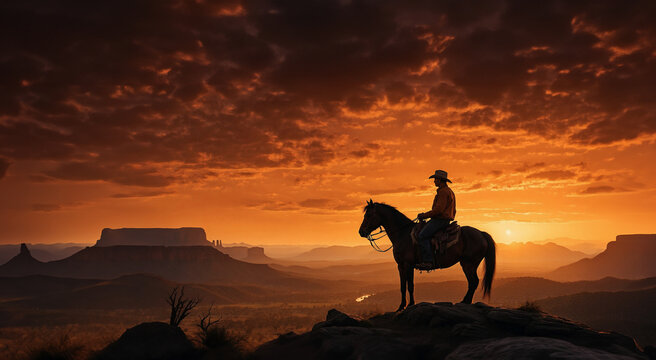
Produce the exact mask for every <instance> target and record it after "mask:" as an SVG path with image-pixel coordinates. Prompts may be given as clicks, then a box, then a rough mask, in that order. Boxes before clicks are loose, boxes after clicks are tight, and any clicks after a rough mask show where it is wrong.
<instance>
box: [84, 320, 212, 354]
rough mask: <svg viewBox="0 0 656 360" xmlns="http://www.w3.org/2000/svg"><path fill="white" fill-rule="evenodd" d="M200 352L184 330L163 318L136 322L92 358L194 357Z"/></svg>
mask: <svg viewBox="0 0 656 360" xmlns="http://www.w3.org/2000/svg"><path fill="white" fill-rule="evenodd" d="M198 357H199V354H198V352H197V350H196V349H195V348H194V347H193V345H192V344H191V342H190V341H189V339H187V336H186V335H185V333H184V332H183V331H182V330H181V329H180V328H179V327H175V326H171V325H169V324H166V323H163V322H150V323H143V324H139V325H137V326H135V327H132V328H130V329H128V330H126V331H125V332H124V333H123V335H121V337H120V338H119V339H118V340H116V341H114V342H113V343H111V344H109V345H108V346H107V347H106V348H104V349H103V350H101V351H100V353H98V355H97V356H96V357H95V358H94V359H95V360H143V359H149V360H177V359H197V358H198Z"/></svg>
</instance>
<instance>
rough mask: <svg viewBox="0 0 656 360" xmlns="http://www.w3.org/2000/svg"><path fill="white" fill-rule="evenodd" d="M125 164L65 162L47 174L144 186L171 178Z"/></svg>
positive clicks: (166, 183)
mask: <svg viewBox="0 0 656 360" xmlns="http://www.w3.org/2000/svg"><path fill="white" fill-rule="evenodd" d="M125 167H126V166H123V167H121V166H114V167H109V166H107V165H101V164H98V163H93V162H66V163H62V164H61V165H59V166H58V167H57V168H55V169H53V170H51V171H49V172H48V173H47V175H48V176H51V177H53V178H56V179H62V180H75V181H93V180H105V181H110V182H114V183H117V184H121V185H135V186H144V187H164V186H168V185H170V184H171V183H172V181H173V178H172V177H170V176H164V175H161V174H159V173H157V171H156V170H154V169H143V168H132V167H130V166H127V167H129V169H125Z"/></svg>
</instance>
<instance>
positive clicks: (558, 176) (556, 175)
mask: <svg viewBox="0 0 656 360" xmlns="http://www.w3.org/2000/svg"><path fill="white" fill-rule="evenodd" d="M575 176H576V173H575V172H573V171H570V170H545V171H538V172H536V173H532V174H529V175H527V176H526V178H527V179H546V180H551V181H556V180H566V179H572V178H574V177H575Z"/></svg>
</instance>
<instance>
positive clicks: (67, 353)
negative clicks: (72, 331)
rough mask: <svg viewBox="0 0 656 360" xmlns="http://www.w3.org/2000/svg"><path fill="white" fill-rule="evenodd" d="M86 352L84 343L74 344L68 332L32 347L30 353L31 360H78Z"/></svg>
mask: <svg viewBox="0 0 656 360" xmlns="http://www.w3.org/2000/svg"><path fill="white" fill-rule="evenodd" d="M83 353H84V347H83V346H82V345H77V344H73V343H72V342H71V339H70V337H69V336H68V334H63V335H62V336H60V337H59V338H58V339H56V340H53V341H50V342H48V343H46V344H43V345H41V346H39V347H37V348H34V349H31V350H30V351H29V354H28V359H30V360H76V359H81V358H82V355H83Z"/></svg>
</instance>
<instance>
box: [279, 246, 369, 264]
mask: <svg viewBox="0 0 656 360" xmlns="http://www.w3.org/2000/svg"><path fill="white" fill-rule="evenodd" d="M375 256H376V251H374V249H372V248H371V246H369V245H361V246H342V245H333V246H327V247H318V248H314V249H312V250H309V251H306V252H304V253H301V254H299V255H296V256H294V257H292V258H289V259H288V260H293V261H344V260H361V261H371V260H372V259H374V258H375Z"/></svg>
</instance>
